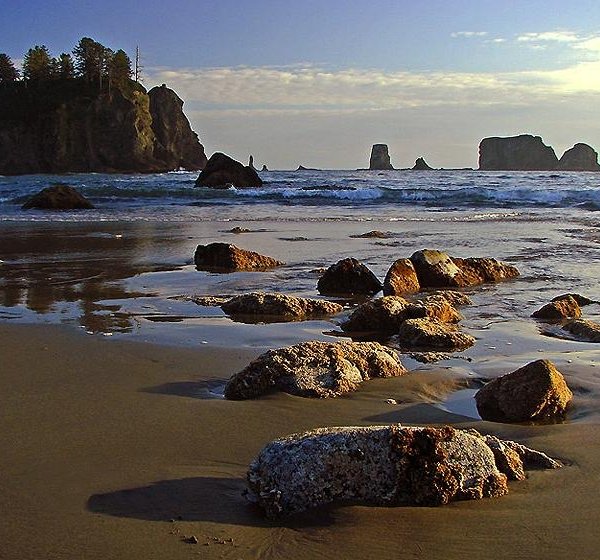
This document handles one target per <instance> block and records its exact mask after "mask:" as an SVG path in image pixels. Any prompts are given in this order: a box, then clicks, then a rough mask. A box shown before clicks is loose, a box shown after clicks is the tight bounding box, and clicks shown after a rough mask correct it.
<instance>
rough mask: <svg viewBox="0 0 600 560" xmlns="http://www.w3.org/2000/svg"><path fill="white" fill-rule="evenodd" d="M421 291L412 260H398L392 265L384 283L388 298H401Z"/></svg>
mask: <svg viewBox="0 0 600 560" xmlns="http://www.w3.org/2000/svg"><path fill="white" fill-rule="evenodd" d="M420 289H421V286H420V284H419V279H418V278H417V273H416V271H415V267H414V265H413V263H412V261H411V260H410V259H398V260H397V261H395V262H394V264H392V266H391V267H390V269H389V270H388V271H387V274H386V275H385V280H384V281H383V293H384V295H386V296H399V295H401V294H410V293H414V292H418V291H419V290H420Z"/></svg>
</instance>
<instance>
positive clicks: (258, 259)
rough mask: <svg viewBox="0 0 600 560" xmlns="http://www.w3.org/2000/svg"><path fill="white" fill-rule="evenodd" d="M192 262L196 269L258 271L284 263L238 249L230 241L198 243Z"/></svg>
mask: <svg viewBox="0 0 600 560" xmlns="http://www.w3.org/2000/svg"><path fill="white" fill-rule="evenodd" d="M194 263H195V265H196V268H197V269H198V270H215V271H223V272H234V271H260V270H267V269H269V268H275V267H277V266H281V265H282V264H284V263H282V262H280V261H278V260H276V259H274V258H273V257H267V256H265V255H261V254H259V253H255V252H254V251H247V250H246V249H240V248H239V247H236V246H235V245H231V244H230V243H209V244H208V245H198V247H196V252H195V253H194Z"/></svg>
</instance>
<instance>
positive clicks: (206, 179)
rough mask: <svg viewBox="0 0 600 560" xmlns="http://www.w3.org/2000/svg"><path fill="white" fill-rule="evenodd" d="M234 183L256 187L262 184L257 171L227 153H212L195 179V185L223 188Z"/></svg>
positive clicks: (239, 186)
mask: <svg viewBox="0 0 600 560" xmlns="http://www.w3.org/2000/svg"><path fill="white" fill-rule="evenodd" d="M228 185H234V186H235V187H238V188H253V187H254V188H256V187H260V186H261V185H262V180H261V178H260V177H259V176H258V173H256V171H255V170H254V169H252V168H251V167H248V166H247V165H246V166H244V165H242V164H241V163H240V162H239V161H235V160H234V159H232V158H230V157H229V156H228V155H225V154H222V153H220V152H216V153H214V154H213V155H212V156H210V159H209V160H208V162H207V163H206V167H205V168H204V169H203V170H202V172H201V173H200V175H198V178H197V179H196V186H199V187H216V188H225V187H227V186H228Z"/></svg>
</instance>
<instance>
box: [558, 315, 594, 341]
mask: <svg viewBox="0 0 600 560" xmlns="http://www.w3.org/2000/svg"><path fill="white" fill-rule="evenodd" d="M562 329H563V330H564V331H566V332H568V333H570V334H571V335H573V336H574V337H575V338H576V339H577V340H580V341H581V342H600V324H598V323H595V322H594V321H590V320H588V319H575V320H574V321H569V322H568V323H566V324H565V325H563V327H562Z"/></svg>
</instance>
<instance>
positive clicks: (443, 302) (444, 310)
mask: <svg viewBox="0 0 600 560" xmlns="http://www.w3.org/2000/svg"><path fill="white" fill-rule="evenodd" d="M417 303H418V304H420V305H421V306H423V307H425V309H426V313H425V316H426V317H429V318H430V319H436V320H438V321H441V322H442V323H458V322H459V321H460V320H461V319H462V315H461V314H460V313H459V312H458V311H457V310H456V308H455V307H454V306H453V305H452V303H450V301H449V300H448V298H446V297H444V296H443V295H442V294H431V295H428V296H426V297H424V298H423V299H420V300H418V302H417Z"/></svg>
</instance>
